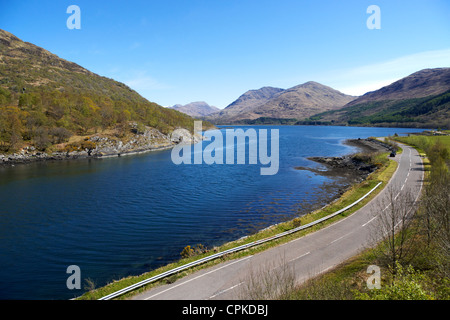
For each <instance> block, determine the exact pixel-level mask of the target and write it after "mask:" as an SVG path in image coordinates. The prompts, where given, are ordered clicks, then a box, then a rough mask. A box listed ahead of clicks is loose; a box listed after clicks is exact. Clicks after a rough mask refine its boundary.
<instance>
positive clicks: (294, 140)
mask: <svg viewBox="0 0 450 320" xmlns="http://www.w3.org/2000/svg"><path fill="white" fill-rule="evenodd" d="M234 128H236V127H234ZM242 128H243V129H244V130H246V129H248V128H255V129H256V130H258V129H279V130H280V160H279V163H280V168H279V171H278V174H276V175H273V176H262V175H260V168H261V165H259V164H258V165H248V164H246V165H206V164H203V165H179V166H177V165H175V164H173V163H172V161H171V151H170V150H166V151H158V152H151V153H146V154H141V155H135V156H127V157H121V158H108V159H98V160H95V159H92V160H77V161H62V162H52V163H36V164H30V165H18V166H15V167H11V168H0V268H1V269H0V299H69V298H73V297H75V296H79V295H81V294H82V293H83V292H84V290H83V289H81V290H69V289H67V287H66V280H67V277H68V276H69V274H66V269H67V267H68V266H69V265H78V266H79V267H80V269H81V278H82V282H83V284H82V287H83V286H84V285H85V284H86V279H89V280H91V281H93V282H94V283H95V284H96V286H102V285H104V284H106V283H108V282H110V281H112V280H114V279H119V278H122V277H125V276H128V275H136V274H141V273H143V272H146V271H149V270H151V269H153V268H156V267H158V266H161V265H164V264H167V263H169V262H172V261H174V260H177V259H178V258H179V257H180V252H181V251H182V249H183V248H184V247H185V246H186V245H195V244H198V243H201V244H203V245H206V246H208V247H212V246H215V245H220V244H222V243H224V242H227V241H230V240H235V239H238V238H240V237H242V236H245V235H247V234H249V233H252V232H255V231H257V230H260V229H262V228H265V227H267V226H269V225H272V224H275V223H278V222H281V221H285V220H287V219H292V218H293V217H295V216H296V215H298V214H304V213H306V212H308V211H309V210H312V209H314V208H318V207H321V206H323V205H325V204H326V203H327V201H329V200H330V198H332V197H333V196H334V194H336V192H338V188H339V185H341V184H344V183H345V181H340V180H339V179H337V180H331V179H330V178H326V177H322V176H318V175H315V174H313V173H311V172H309V171H299V170H295V169H294V167H296V166H317V165H316V164H315V163H312V162H310V161H308V160H307V159H306V157H309V156H339V155H344V154H348V153H351V152H354V151H355V150H356V149H354V148H352V147H349V146H345V145H343V144H342V141H343V140H345V139H348V138H367V137H369V136H387V135H393V134H394V133H398V134H401V133H407V132H412V131H416V130H414V129H399V128H355V127H310V126H280V127H277V126H264V127H257V126H254V127H247V126H246V127H242ZM209 143H210V142H203V145H204V146H206V145H208V144H209ZM324 186H329V187H328V188H326V190H325V189H324Z"/></svg>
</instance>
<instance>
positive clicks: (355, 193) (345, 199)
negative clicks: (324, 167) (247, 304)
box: [76, 153, 397, 300]
mask: <svg viewBox="0 0 450 320" xmlns="http://www.w3.org/2000/svg"><path fill="white" fill-rule="evenodd" d="M388 156H389V153H383V154H379V155H377V157H379V159H382V158H384V159H388V160H385V161H382V165H381V166H380V167H379V168H378V169H377V170H376V171H375V172H373V173H372V174H370V175H369V177H368V178H367V179H366V180H364V181H363V182H361V183H359V184H356V185H353V186H352V187H350V188H349V189H348V190H347V191H345V192H344V193H343V195H342V196H341V197H340V198H339V199H337V200H335V201H334V202H332V203H330V204H329V205H327V206H325V207H323V208H321V209H319V210H316V211H313V212H311V213H309V214H306V215H303V216H300V217H297V218H295V219H294V220H291V221H287V222H283V223H280V224H277V225H274V226H271V227H269V228H266V229H264V230H262V231H259V232H257V233H255V234H252V235H249V236H247V237H244V238H241V239H238V240H236V241H232V242H229V243H226V244H223V245H221V246H219V247H216V248H212V249H210V250H208V252H206V253H202V254H199V255H196V256H192V257H188V258H183V259H180V260H178V261H176V262H173V263H170V264H168V265H165V266H163V267H160V268H157V269H155V270H152V271H150V272H147V273H144V274H142V275H139V276H129V277H126V278H122V279H120V280H115V281H113V282H111V283H109V284H107V285H106V286H103V287H100V288H97V289H94V290H91V291H88V292H86V293H84V294H83V295H82V296H80V297H77V298H76V299H77V300H97V299H100V298H102V297H104V296H106V295H108V294H111V293H113V292H116V291H118V290H120V289H123V288H125V287H128V286H130V285H133V284H135V283H138V282H140V281H143V280H145V279H148V278H150V277H153V276H156V275H158V274H161V273H163V272H165V271H168V270H171V269H173V268H176V267H180V266H182V265H185V264H187V263H190V262H192V261H195V260H199V259H201V258H204V257H207V256H210V255H212V254H214V253H217V252H222V251H225V250H228V249H231V248H235V247H238V246H241V245H243V244H247V243H251V242H253V241H256V240H261V239H265V238H268V237H271V236H274V235H276V234H279V233H281V232H285V231H287V230H291V229H293V228H294V227H296V226H298V225H299V223H300V225H305V224H308V223H310V222H313V221H316V220H318V219H320V218H322V217H325V216H328V215H330V214H332V213H334V212H336V211H338V210H340V209H342V208H344V207H346V206H348V205H350V204H352V203H353V202H355V201H356V200H358V199H359V198H361V197H362V196H364V195H365V194H366V193H367V192H369V191H370V190H371V189H373V188H374V187H375V186H376V185H377V184H378V183H379V182H382V184H381V185H380V187H378V188H377V189H376V190H375V191H374V192H372V193H371V194H370V195H369V196H368V197H366V198H365V199H364V200H362V201H361V202H360V203H358V204H357V205H355V206H354V207H352V208H350V209H348V210H347V211H345V212H343V213H341V214H339V215H337V216H335V217H333V218H331V219H328V220H326V221H323V222H321V223H319V224H317V225H314V226H312V227H310V228H308V229H304V230H301V231H298V232H296V233H293V234H291V235H288V236H285V237H282V238H279V239H276V240H273V241H269V242H266V243H264V244H261V245H258V246H255V247H251V248H248V249H245V250H242V251H239V252H236V253H232V254H228V255H226V256H224V257H221V258H218V259H214V260H212V261H208V262H206V263H204V264H201V265H199V266H195V267H192V268H190V269H187V270H185V271H181V272H179V273H177V274H175V275H172V276H170V277H168V278H164V279H161V280H158V281H156V282H153V283H150V284H147V285H145V286H143V287H141V288H138V289H136V290H134V291H132V292H130V293H126V294H123V295H122V296H120V297H118V298H116V299H129V298H131V297H133V296H135V295H136V294H139V293H142V292H144V291H146V290H148V289H150V288H153V287H156V286H161V285H164V284H167V283H173V282H175V281H176V280H178V279H181V278H183V277H185V276H187V275H189V274H192V273H194V272H196V271H198V270H201V269H204V268H208V267H211V266H214V265H217V264H219V263H222V262H225V261H230V260H233V259H237V258H242V257H245V256H249V255H254V254H256V253H258V252H261V251H264V250H267V249H269V248H272V247H275V246H278V245H280V244H283V243H287V242H289V241H292V240H294V239H297V238H299V237H302V236H305V235H307V234H310V233H312V232H315V231H317V230H319V229H321V228H324V227H325V226H328V225H330V224H332V223H334V222H336V221H338V220H340V219H343V218H345V217H347V216H349V215H351V214H352V213H354V212H355V211H357V210H358V209H360V208H361V207H363V206H364V205H365V204H367V203H368V202H369V201H370V200H371V199H373V198H374V197H375V196H376V195H377V194H378V193H379V192H380V191H381V190H382V189H383V188H384V187H385V186H386V184H387V182H388V181H389V180H390V178H391V177H392V175H393V174H394V172H395V171H396V169H397V162H396V161H394V160H391V159H389V158H388ZM380 163H381V162H380Z"/></svg>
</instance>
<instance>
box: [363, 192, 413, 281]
mask: <svg viewBox="0 0 450 320" xmlns="http://www.w3.org/2000/svg"><path fill="white" fill-rule="evenodd" d="M416 210H417V203H416V201H415V199H414V196H413V195H412V193H411V191H410V190H409V189H405V190H401V189H400V188H397V187H394V186H392V185H390V186H388V187H387V197H386V198H383V200H381V201H379V202H378V205H377V206H376V209H375V211H374V215H376V216H377V220H376V221H375V223H374V225H373V226H374V227H373V228H372V230H371V236H372V240H373V244H377V243H378V242H379V241H380V240H381V243H379V244H378V245H376V246H374V252H375V254H376V256H377V260H378V262H379V263H380V264H382V265H385V266H390V267H391V270H392V271H393V272H394V273H395V272H396V266H397V264H398V263H405V262H407V261H408V260H409V259H411V258H412V256H413V255H414V250H413V248H414V247H413V246H412V244H413V242H412V241H411V239H413V237H414V236H415V235H416V234H417V230H415V228H413V227H412V221H413V217H414V213H415V211H416Z"/></svg>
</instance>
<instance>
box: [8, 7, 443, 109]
mask: <svg viewBox="0 0 450 320" xmlns="http://www.w3.org/2000/svg"><path fill="white" fill-rule="evenodd" d="M70 5H77V6H79V7H80V9H81V29H80V30H70V29H68V28H67V26H66V21H67V19H68V18H69V16H70V14H67V13H66V10H67V8H68V6H70ZM370 5H377V6H378V7H379V8H380V10H381V29H378V30H377V29H375V30H370V29H368V28H367V25H366V21H367V19H368V18H369V17H370V16H371V14H368V13H367V12H366V10H367V8H368V7H369V6H370ZM0 28H1V29H4V30H7V31H9V32H11V33H13V34H15V35H16V36H17V37H19V38H20V39H22V40H24V41H27V42H31V43H34V44H36V45H38V46H41V47H43V48H45V49H47V50H49V51H51V52H53V53H55V54H57V55H58V56H60V57H61V58H64V59H67V60H70V61H74V62H76V63H78V64H80V65H81V66H83V67H85V68H87V69H89V70H91V71H93V72H95V73H97V74H100V75H102V76H106V77H110V78H113V79H115V80H118V81H121V82H124V83H126V84H128V85H129V86H130V87H132V88H133V89H135V90H136V91H138V92H139V93H140V94H141V95H143V96H144V97H145V98H147V99H149V100H151V101H154V102H156V103H158V104H160V105H163V106H172V105H174V104H177V103H180V104H186V103H189V102H193V101H206V102H208V103H209V104H211V105H215V106H217V107H219V108H224V107H226V106H227V105H228V104H230V103H231V102H233V101H234V100H235V99H237V98H238V97H239V96H240V95H241V94H243V93H244V92H245V91H247V90H250V89H259V88H261V87H263V86H274V87H280V88H290V87H293V86H295V85H298V84H301V83H304V82H306V81H317V82H320V83H323V84H325V85H328V86H331V87H333V88H335V89H338V90H340V91H342V92H344V93H347V94H354V95H360V94H363V93H365V92H367V91H371V90H376V89H379V88H380V87H382V86H384V85H387V84H389V83H392V82H393V81H395V80H398V79H400V78H402V77H404V76H407V75H409V74H411V73H413V72H415V71H418V70H421V69H424V68H433V67H450V1H448V0H420V1H419V0H412V1H401V0H370V1H366V0H348V1H347V0H341V1H337V0H277V1H275V0H271V1H267V0H258V1H256V0H168V1H167V0H165V1H162V0H160V1H154V0H147V1H138V0H127V1H117V0H110V1H102V0H96V1H92V0H70V1H66V0H28V1H27V0H23V1H15V0H14V1H12V0H0Z"/></svg>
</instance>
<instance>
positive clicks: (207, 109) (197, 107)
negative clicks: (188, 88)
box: [170, 101, 220, 118]
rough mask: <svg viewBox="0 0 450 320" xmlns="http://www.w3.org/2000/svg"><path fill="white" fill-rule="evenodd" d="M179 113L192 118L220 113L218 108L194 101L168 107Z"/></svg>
mask: <svg viewBox="0 0 450 320" xmlns="http://www.w3.org/2000/svg"><path fill="white" fill-rule="evenodd" d="M170 108H172V109H174V110H177V111H179V112H183V113H185V114H187V115H189V116H191V117H193V118H201V117H205V116H208V115H210V114H213V113H216V112H218V111H220V109H219V108H217V107H215V106H211V105H209V104H208V103H206V102H205V101H195V102H191V103H188V104H185V105H182V104H176V105H174V106H172V107H170Z"/></svg>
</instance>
